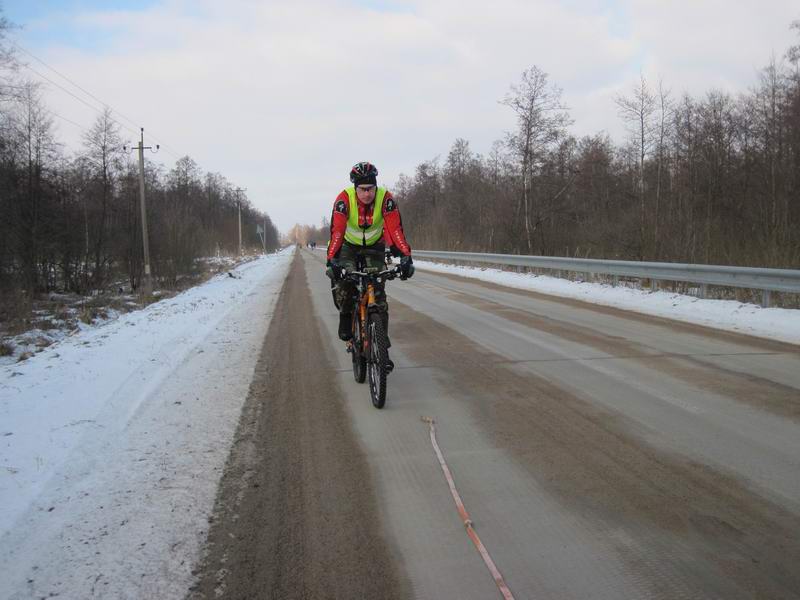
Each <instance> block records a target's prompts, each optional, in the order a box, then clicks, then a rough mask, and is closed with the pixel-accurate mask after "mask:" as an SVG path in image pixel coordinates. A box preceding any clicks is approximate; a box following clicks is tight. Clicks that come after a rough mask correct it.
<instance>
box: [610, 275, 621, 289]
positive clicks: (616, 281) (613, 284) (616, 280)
mask: <svg viewBox="0 0 800 600" xmlns="http://www.w3.org/2000/svg"><path fill="white" fill-rule="evenodd" d="M618 285H619V275H614V276H613V277H612V278H611V287H617V286H618Z"/></svg>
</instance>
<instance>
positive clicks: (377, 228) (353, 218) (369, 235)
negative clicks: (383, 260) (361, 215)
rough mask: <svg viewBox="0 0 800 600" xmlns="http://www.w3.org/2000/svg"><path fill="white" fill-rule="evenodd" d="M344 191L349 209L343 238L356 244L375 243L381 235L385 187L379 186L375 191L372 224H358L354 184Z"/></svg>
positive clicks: (367, 244) (371, 244) (369, 244)
mask: <svg viewBox="0 0 800 600" xmlns="http://www.w3.org/2000/svg"><path fill="white" fill-rule="evenodd" d="M345 191H346V192H347V197H348V199H349V200H350V211H349V213H348V214H347V231H345V232H344V239H345V240H346V241H347V242H349V243H351V244H354V245H356V246H373V245H375V243H377V242H379V241H380V240H381V237H382V236H383V198H384V196H386V188H382V187H379V188H378V190H377V191H376V192H375V202H374V207H373V209H372V225H363V226H362V225H359V224H358V199H357V198H356V188H355V186H350V187H349V188H347V189H346V190H345Z"/></svg>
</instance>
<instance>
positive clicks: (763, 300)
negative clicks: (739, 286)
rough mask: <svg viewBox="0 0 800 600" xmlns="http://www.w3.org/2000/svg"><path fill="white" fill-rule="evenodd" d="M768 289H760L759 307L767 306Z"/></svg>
mask: <svg viewBox="0 0 800 600" xmlns="http://www.w3.org/2000/svg"><path fill="white" fill-rule="evenodd" d="M769 296H770V293H769V290H762V291H761V308H769Z"/></svg>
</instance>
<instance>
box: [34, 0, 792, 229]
mask: <svg viewBox="0 0 800 600" xmlns="http://www.w3.org/2000/svg"><path fill="white" fill-rule="evenodd" d="M793 4H794V0H791V2H790V1H783V0H772V1H771V2H770V3H768V4H767V5H765V4H764V3H761V2H757V1H756V0H744V1H743V2H740V3H736V4H735V6H734V5H732V4H730V3H723V2H719V1H717V0H706V1H704V2H688V1H682V2H658V1H655V0H652V1H644V0H643V1H635V2H634V1H633V0H630V1H622V0H619V1H617V2H603V1H600V0H593V1H589V0H587V1H580V2H579V1H577V0H573V1H567V2H556V1H550V0H527V1H525V0H497V1H496V2H492V3H487V2H474V1H466V2H463V1H456V0H433V1H427V0H426V1H422V0H420V1H419V2H416V1H412V2H403V3H399V2H398V3H366V4H365V3H363V2H360V3H359V2H349V1H345V0H335V1H333V2H327V1H326V2H323V1H315V0H293V1H287V0H275V1H272V0H271V1H269V2H261V1H242V0H239V1H236V0H230V1H228V2H225V3H220V2H210V1H206V0H203V1H199V2H188V1H167V2H163V3H158V4H155V5H152V6H150V7H148V8H145V9H141V10H132V9H127V10H100V9H95V10H92V11H86V12H77V13H75V14H74V15H71V17H70V18H69V20H68V21H65V20H64V16H63V14H62V15H61V16H60V17H59V18H60V19H61V21H60V23H61V25H60V27H63V28H64V30H65V32H68V33H69V35H66V34H65V35H64V36H63V39H73V38H74V37H76V36H80V37H82V38H83V39H86V40H91V39H96V40H98V42H97V43H96V44H94V45H89V46H88V47H87V46H84V45H81V46H80V47H76V46H75V45H73V44H64V43H57V42H53V43H44V42H41V41H40V42H38V43H37V46H36V47H31V48H30V49H31V51H33V52H34V53H36V54H37V55H38V56H41V57H42V58H43V59H44V60H46V61H47V62H48V63H49V64H51V65H53V66H54V67H56V68H57V69H58V70H59V71H61V72H63V73H66V74H68V75H70V76H71V77H72V78H73V79H75V80H76V81H77V82H78V83H80V85H81V86H83V87H85V88H86V89H88V90H90V91H92V93H94V94H95V95H97V96H98V97H100V98H102V99H104V100H105V101H107V102H109V103H110V104H111V105H112V106H114V107H116V108H118V109H119V110H121V111H122V112H123V113H124V114H126V115H129V116H135V118H136V119H140V120H141V124H142V125H143V126H144V127H145V135H146V136H147V135H148V133H150V134H152V135H155V136H156V137H158V138H159V141H162V142H164V143H166V144H167V145H168V146H169V148H170V149H171V151H174V153H176V154H189V155H190V156H192V157H193V158H194V159H195V160H196V161H197V162H198V163H199V164H200V165H201V167H202V168H204V169H206V170H211V171H218V172H221V173H222V174H224V175H225V176H226V177H228V179H229V180H231V181H232V182H233V183H235V184H236V185H240V186H242V187H246V188H248V196H249V198H250V200H251V201H252V202H253V203H254V204H255V205H256V206H258V207H259V208H262V209H265V210H267V212H268V213H269V214H270V216H271V217H272V218H273V220H275V222H276V223H277V225H278V226H279V227H280V228H281V229H283V230H286V229H288V227H290V226H291V225H292V224H293V223H294V222H302V223H318V222H319V221H320V219H321V218H322V217H323V216H326V215H328V213H329V211H330V205H331V204H332V201H333V198H334V197H335V196H336V194H337V193H338V192H339V191H340V190H341V189H342V188H343V187H344V186H345V185H346V184H347V179H346V177H347V172H348V171H349V168H350V166H351V165H352V164H353V163H354V162H356V161H359V160H370V161H372V162H374V163H376V164H377V165H378V167H379V168H380V169H381V180H382V182H384V183H392V182H394V181H395V180H396V179H397V177H398V175H399V174H400V173H401V172H406V173H413V170H414V168H415V166H416V165H417V164H418V163H420V162H421V161H423V160H426V159H429V158H432V157H434V156H435V155H437V154H440V155H446V153H447V152H448V150H449V147H450V145H451V144H452V142H453V141H454V140H455V138H456V137H463V138H466V139H468V140H469V141H470V142H471V147H472V148H473V149H474V150H476V151H479V152H484V153H485V152H488V151H489V148H490V146H491V143H492V141H494V140H496V139H499V138H501V137H502V136H503V132H504V131H505V130H509V129H511V128H513V126H514V118H513V114H512V113H511V112H510V111H509V110H508V109H507V108H506V107H503V106H501V105H500V104H498V100H500V99H501V98H502V97H503V96H504V95H505V93H506V92H507V91H508V88H509V86H510V85H511V84H512V83H515V82H516V81H517V80H518V79H519V76H520V74H521V72H522V71H523V69H525V68H527V67H529V66H531V65H534V64H535V65H538V66H539V67H540V68H542V69H543V70H544V71H546V72H548V73H549V74H550V77H551V80H552V81H553V82H554V83H556V84H558V85H559V86H560V87H562V88H563V90H564V99H565V101H566V102H567V104H569V105H570V106H571V108H572V116H573V117H574V118H575V121H576V123H575V125H574V127H573V130H574V131H575V133H577V134H588V133H595V132H597V131H599V130H601V129H604V130H608V131H610V132H611V133H612V135H615V136H617V135H621V132H622V126H621V123H620V122H619V119H618V118H617V116H616V108H615V106H614V103H613V97H614V95H615V94H617V93H620V92H624V91H626V90H627V89H629V88H630V86H631V85H632V84H633V83H634V82H635V81H636V79H638V76H639V72H640V70H641V71H643V72H645V74H646V75H647V76H648V77H653V78H655V79H657V77H658V76H659V75H660V76H661V77H663V79H664V80H665V83H666V84H667V85H668V86H670V87H672V88H673V89H675V90H681V89H684V88H685V89H687V90H689V91H691V92H693V93H698V92H699V91H701V90H705V89H708V88H710V87H712V86H716V85H718V86H721V87H725V88H730V89H741V90H744V89H745V88H746V87H747V86H748V85H750V84H753V83H755V69H756V68H757V67H758V66H759V65H763V64H765V63H766V62H767V61H768V60H769V56H770V52H771V51H772V50H773V49H774V50H775V51H776V52H777V53H778V54H781V53H782V52H783V51H784V50H785V48H786V47H787V46H788V44H789V43H791V42H792V35H791V32H789V29H788V26H789V23H790V22H791V20H792V19H794V18H798V16H800V15H798V14H797V12H798V11H797V10H796V9H795V8H794V7H793V6H792V5H793ZM55 39H56V40H57V39H60V38H59V37H58V36H56V37H55ZM21 42H22V43H23V45H24V44H25V37H24V34H23V37H22V38H21ZM48 102H49V105H50V106H51V107H52V108H53V109H54V110H55V111H56V112H58V113H60V114H62V115H63V116H65V117H69V118H70V119H73V120H76V121H78V122H80V123H86V124H87V126H88V125H89V124H90V122H91V120H92V115H91V111H90V110H89V109H88V108H86V107H84V106H81V105H79V104H78V103H77V102H76V101H75V100H74V99H72V98H70V97H68V96H65V95H63V94H61V93H60V92H58V90H53V92H52V93H51V95H50V98H49V100H48ZM73 129H75V128H74V127H71V126H68V125H64V128H63V137H64V138H65V139H67V138H71V141H72V142H74V144H77V143H78V140H79V139H80V135H79V132H78V131H72V132H70V131H71V130H73ZM68 141H70V140H69V139H68ZM164 158H167V159H169V158H170V157H169V156H164ZM167 162H169V160H167Z"/></svg>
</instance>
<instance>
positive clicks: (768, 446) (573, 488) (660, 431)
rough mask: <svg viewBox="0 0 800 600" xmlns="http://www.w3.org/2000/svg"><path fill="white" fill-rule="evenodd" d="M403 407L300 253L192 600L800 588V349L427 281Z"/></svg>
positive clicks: (408, 308)
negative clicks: (373, 384)
mask: <svg viewBox="0 0 800 600" xmlns="http://www.w3.org/2000/svg"><path fill="white" fill-rule="evenodd" d="M387 287H388V291H389V298H390V307H391V308H390V314H391V324H390V334H391V339H392V343H393V346H392V350H391V355H392V358H393V359H394V361H395V365H396V369H395V372H394V373H393V374H392V375H391V376H390V378H389V392H388V396H387V403H386V408H385V409H384V410H381V411H379V410H376V409H374V408H373V407H372V406H371V404H370V401H369V393H368V389H367V387H366V386H365V385H359V384H356V383H355V382H354V380H353V377H352V373H351V369H350V358H349V355H347V354H346V353H345V352H344V349H343V345H342V343H341V342H339V341H338V339H337V338H336V325H337V316H336V312H335V308H334V307H333V304H332V301H331V295H330V288H329V282H328V280H327V279H326V278H325V276H324V267H323V258H322V254H321V253H313V252H307V251H302V252H298V256H297V258H296V259H295V263H294V265H293V267H292V268H291V270H290V273H289V277H288V278H287V281H286V284H285V286H284V289H283V292H282V295H281V298H280V300H279V303H278V307H277V309H276V312H275V316H274V319H273V322H272V325H271V327H270V331H269V334H268V336H267V338H266V340H265V343H264V347H263V349H262V353H261V356H260V359H259V366H258V368H257V369H256V376H255V379H254V381H253V383H252V385H251V388H250V395H249V397H248V399H247V403H246V406H245V410H244V413H243V416H242V419H241V422H240V424H239V430H238V433H237V438H236V440H235V442H234V450H233V452H232V454H231V456H230V458H229V461H228V465H227V468H226V472H225V475H224V477H223V482H222V486H221V489H220V492H219V496H218V499H217V506H216V512H215V518H214V523H213V525H212V527H211V532H210V535H209V541H208V555H207V559H206V562H205V564H204V565H203V566H202V568H201V569H200V573H199V575H200V577H199V580H198V583H197V585H196V586H195V588H194V589H193V591H192V593H191V596H192V597H194V598H201V597H202V598H216V597H219V598H254V597H259V598H419V599H422V598H458V599H472V598H475V599H479V598H480V599H485V598H500V597H501V595H500V592H499V591H498V588H497V586H496V584H495V582H494V580H493V579H492V577H491V575H490V573H489V571H488V570H487V568H486V566H485V565H484V562H483V560H482V559H481V556H480V555H479V554H478V552H477V551H476V549H475V547H474V546H473V545H472V543H471V542H470V539H469V537H468V536H467V535H466V532H465V529H464V526H463V525H462V522H461V520H460V518H459V514H458V512H457V510H456V507H455V504H454V502H453V499H452V497H451V495H450V491H449V489H448V487H447V483H446V481H445V478H444V475H443V473H442V469H441V468H440V465H439V462H438V461H437V458H436V455H435V454H434V451H433V447H432V446H431V441H430V437H429V430H428V426H427V425H426V424H425V423H424V422H422V420H421V417H432V418H434V419H435V420H436V424H437V428H438V430H437V436H438V443H439V445H440V447H441V450H442V452H443V455H444V458H445V460H446V461H447V463H448V465H449V468H450V470H451V471H452V474H453V477H454V480H455V484H456V486H457V487H458V491H459V493H460V495H461V497H462V499H463V501H464V504H465V506H466V508H467V510H468V511H469V513H470V516H471V518H472V520H473V521H474V527H475V531H476V532H477V534H478V535H479V536H480V538H481V540H482V541H483V543H484V544H485V546H486V548H487V550H488V552H489V553H490V555H491V557H492V559H493V561H494V563H495V564H496V565H497V568H498V569H499V570H500V572H501V573H502V575H503V577H504V579H505V581H506V583H507V584H508V587H509V588H510V590H511V592H512V593H513V595H514V597H515V598H518V599H519V598H530V599H559V600H563V599H571V598H575V599H583V598H598V599H605V598H608V599H618V598H663V599H676V598H687V599H688V598H720V599H726V600H729V599H738V598H770V599H773V598H798V597H800V568H798V565H800V347H797V346H792V345H789V344H783V343H777V342H771V341H768V340H760V339H756V338H750V337H745V336H741V335H738V334H732V333H723V332H718V331H713V330H710V329H704V328H702V327H697V326H692V325H686V324H679V323H675V322H671V321H667V320H663V319H659V318H653V317H647V316H642V315H637V314H633V313H626V312H624V311H620V310H616V309H610V308H605V307H600V306H592V305H588V304H584V303H581V302H577V301H572V300H565V299H561V298H556V297H550V296H543V295H538V294H536V293H531V292H526V291H519V290H513V289H510V288H503V287H500V286H497V285H492V284H485V283H481V282H479V281H475V280H469V279H464V278H458V277H453V276H446V275H441V274H432V273H426V272H424V271H417V274H416V275H415V276H414V278H413V279H411V280H409V281H406V282H400V281H399V280H398V281H393V282H390V283H389V284H388V286H387Z"/></svg>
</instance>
